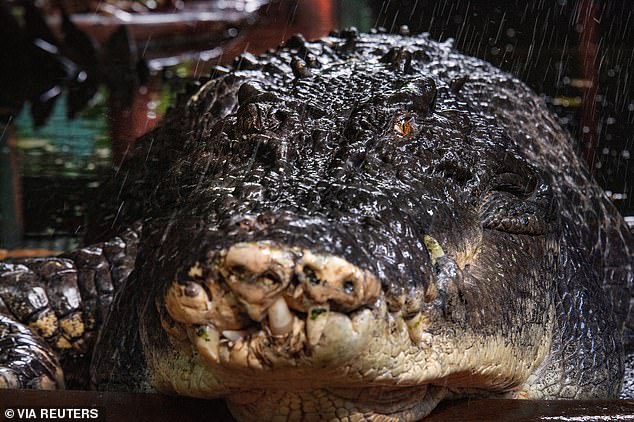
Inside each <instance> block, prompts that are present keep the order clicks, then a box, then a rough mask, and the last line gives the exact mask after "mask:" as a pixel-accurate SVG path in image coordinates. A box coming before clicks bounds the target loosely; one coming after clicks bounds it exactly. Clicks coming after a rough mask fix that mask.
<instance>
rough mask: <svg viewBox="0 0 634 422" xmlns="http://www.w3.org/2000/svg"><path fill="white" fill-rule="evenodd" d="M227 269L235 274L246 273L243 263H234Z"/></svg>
mask: <svg viewBox="0 0 634 422" xmlns="http://www.w3.org/2000/svg"><path fill="white" fill-rule="evenodd" d="M229 271H231V272H232V273H234V274H235V275H238V276H241V275H244V274H246V273H247V268H246V267H245V266H244V265H240V264H236V265H232V266H231V267H230V268H229Z"/></svg>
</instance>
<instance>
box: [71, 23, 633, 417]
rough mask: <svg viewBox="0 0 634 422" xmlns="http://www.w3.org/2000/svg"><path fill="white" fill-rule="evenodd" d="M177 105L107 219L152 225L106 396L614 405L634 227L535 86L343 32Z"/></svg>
mask: <svg viewBox="0 0 634 422" xmlns="http://www.w3.org/2000/svg"><path fill="white" fill-rule="evenodd" d="M180 103H181V104H180V105H179V106H178V107H177V108H176V109H175V110H173V111H172V112H171V113H169V114H168V115H167V116H166V118H165V120H164V121H163V123H162V124H161V125H160V127H159V128H157V129H156V130H154V131H152V132H151V133H149V134H148V135H146V136H144V137H143V138H142V139H140V141H139V143H138V145H137V147H136V149H135V151H133V152H132V153H131V154H130V158H129V159H128V161H127V162H126V163H124V164H123V166H122V167H121V168H120V169H118V172H117V175H116V177H115V178H113V180H112V181H111V183H110V184H109V185H107V186H106V188H105V192H106V193H108V192H112V195H108V194H107V195H106V196H109V197H111V199H112V198H116V201H114V202H113V203H112V205H111V206H110V205H109V202H108V201H104V207H103V210H102V211H101V212H100V213H97V214H96V215H97V216H98V217H97V218H96V220H95V221H96V224H93V230H92V231H93V233H101V234H100V235H101V236H103V234H102V233H103V232H104V231H106V230H111V229H112V230H115V231H117V230H123V229H124V228H125V227H128V226H129V225H130V224H132V223H133V222H139V221H141V223H140V224H141V225H142V229H140V228H139V226H137V229H138V231H139V232H140V238H139V239H138V255H137V256H136V263H135V267H134V271H133V272H132V273H131V274H130V275H129V277H127V274H126V277H125V278H124V280H123V281H122V282H121V284H122V287H121V289H120V292H119V293H118V294H117V296H116V298H115V301H114V304H113V306H114V309H116V312H111V313H110V314H109V316H108V317H107V318H106V319H105V322H104V327H103V328H102V330H103V334H102V336H101V337H100V340H99V342H98V343H97V345H96V346H95V351H96V352H95V354H94V358H93V362H92V372H91V373H92V380H93V382H94V383H96V385H97V386H98V387H99V388H102V389H116V390H119V389H125V390H140V389H141V390H143V389H153V390H158V391H162V392H166V393H170V394H184V395H191V396H196V397H210V398H211V397H223V398H225V399H226V400H228V403H229V406H230V409H231V411H232V412H233V414H234V415H235V416H236V417H237V418H238V419H241V420H249V419H266V420H268V419H272V418H274V417H278V418H281V419H289V420H294V419H301V418H305V419H312V420H323V419H339V420H353V419H355V418H365V419H370V420H371V419H376V420H385V419H381V418H383V417H384V418H387V420H390V419H393V420H399V419H405V420H416V419H419V418H421V417H424V416H425V415H427V414H428V413H429V412H430V411H431V410H432V409H433V408H434V407H435V406H436V404H437V403H438V402H439V401H440V400H442V399H443V398H455V397H461V396H465V395H477V396H481V395H496V396H503V397H517V398H613V397H616V396H617V395H618V393H619V390H620V388H621V383H622V378H623V344H622V339H621V332H622V328H623V324H624V321H625V320H626V317H627V313H628V312H629V289H630V287H631V283H632V272H631V265H632V261H633V260H632V250H633V246H632V245H633V242H632V237H631V235H630V233H629V232H628V231H627V228H626V226H625V224H624V223H623V221H622V219H621V217H620V216H618V214H617V213H616V211H615V210H614V208H613V207H612V205H611V204H610V203H609V202H608V201H607V199H606V198H605V195H604V194H603V192H602V191H601V190H600V188H599V187H598V186H597V185H596V184H595V183H594V181H592V180H591V178H590V177H589V176H588V172H587V170H586V168H585V166H584V164H582V163H581V162H580V161H579V160H578V158H577V157H576V156H575V154H574V151H573V149H572V140H571V139H570V137H569V135H568V134H566V133H565V132H564V131H563V130H562V129H561V128H560V127H559V125H558V124H557V123H556V121H555V119H554V117H553V116H552V115H551V114H550V113H549V112H548V111H547V110H546V108H545V106H544V104H543V102H542V101H541V100H540V98H539V97H538V96H536V95H535V94H534V93H533V92H531V91H530V90H529V89H528V88H527V87H526V86H524V85H523V84H522V83H521V82H519V81H518V80H516V79H514V78H512V77H511V76H509V75H507V74H504V73H501V72H500V71H499V70H497V69H495V68H493V67H492V66H490V65H489V64H487V63H484V62H482V61H479V60H477V59H473V58H469V57H465V56H463V55H461V54H459V53H458V52H456V51H455V50H454V49H453V48H452V47H451V46H450V45H449V44H439V43H436V42H433V41H431V40H429V39H428V38H426V37H425V36H418V37H409V36H404V37H403V36H393V35H385V34H377V35H359V34H357V33H356V32H355V31H344V32H342V33H339V34H335V35H333V36H332V37H328V38H326V39H324V40H322V41H316V42H306V41H305V40H303V39H302V38H301V37H299V36H296V37H293V38H291V39H290V40H289V41H288V42H287V43H286V45H285V46H283V47H281V48H280V49H279V50H278V51H276V52H275V53H270V54H268V55H265V56H262V57H259V58H256V57H253V56H251V55H243V56H242V57H240V58H238V59H237V60H236V63H235V65H234V67H233V69H224V68H218V69H216V70H215V71H214V74H213V77H212V78H211V79H210V80H208V81H203V82H202V83H201V84H199V85H198V86H195V87H194V88H193V89H192V90H191V92H190V96H188V97H186V98H185V97H184V98H182V99H181V101H180ZM108 189H111V191H109V190H108ZM110 202H112V201H110ZM97 237H98V236H96V235H95V238H97ZM136 241H137V240H136V238H135V240H134V242H136ZM135 245H136V243H135ZM132 249H133V250H134V254H135V255H136V249H137V248H136V247H134V248H132ZM79 254H81V251H80V252H75V255H72V254H71V255H69V256H68V258H70V259H71V261H70V262H71V264H73V263H74V265H76V267H77V270H76V271H77V274H79V275H78V276H77V279H78V280H79V279H80V278H81V277H80V275H81V274H82V272H85V271H88V270H89V269H90V266H88V265H85V266H82V265H80V264H78V259H77V258H78V257H79V256H80V255H79ZM95 254H97V255H98V253H97V252H95ZM106 261H108V260H106ZM108 262H110V261H108ZM85 278H86V277H84V279H85ZM80 285H81V282H80ZM85 314H88V313H86V312H85ZM113 356H115V358H114V359H113Z"/></svg>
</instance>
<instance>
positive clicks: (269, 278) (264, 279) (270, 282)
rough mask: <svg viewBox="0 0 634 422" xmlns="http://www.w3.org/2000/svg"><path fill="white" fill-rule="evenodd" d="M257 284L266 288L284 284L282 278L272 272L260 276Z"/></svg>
mask: <svg viewBox="0 0 634 422" xmlns="http://www.w3.org/2000/svg"><path fill="white" fill-rule="evenodd" d="M257 282H258V283H262V284H264V285H265V286H269V287H271V286H274V285H276V284H281V283H282V279H281V278H280V276H279V275H278V274H276V273H274V272H272V271H266V272H265V273H263V274H262V275H260V276H259V277H258V278H257Z"/></svg>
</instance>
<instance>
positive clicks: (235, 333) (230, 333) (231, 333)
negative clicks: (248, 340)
mask: <svg viewBox="0 0 634 422" xmlns="http://www.w3.org/2000/svg"><path fill="white" fill-rule="evenodd" d="M222 335H223V336H225V337H226V338H228V339H229V340H231V341H233V342H237V341H238V340H241V339H242V338H243V337H246V335H247V332H246V331H244V330H224V331H223V332H222Z"/></svg>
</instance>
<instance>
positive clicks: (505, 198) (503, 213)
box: [480, 176, 557, 235]
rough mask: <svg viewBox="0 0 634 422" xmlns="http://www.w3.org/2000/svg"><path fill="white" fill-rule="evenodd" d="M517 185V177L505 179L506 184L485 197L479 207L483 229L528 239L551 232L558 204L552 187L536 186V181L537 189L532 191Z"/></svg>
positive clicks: (527, 185)
mask: <svg viewBox="0 0 634 422" xmlns="http://www.w3.org/2000/svg"><path fill="white" fill-rule="evenodd" d="M522 180H525V179H522ZM510 181H513V183H509V182H510ZM517 181H518V179H515V178H514V177H509V176H504V183H503V184H500V185H498V186H495V188H494V189H492V190H490V191H489V192H488V193H487V194H486V195H485V196H484V198H483V199H482V204H481V205H480V221H481V223H482V227H483V228H485V229H492V230H498V231H503V232H507V233H514V234H528V235H542V234H546V233H548V232H550V231H552V229H553V226H554V223H555V215H556V208H557V203H556V201H555V199H554V197H553V194H552V190H551V189H550V187H549V186H548V185H546V184H541V185H537V182H536V181H535V185H536V187H535V188H533V187H531V186H530V185H529V184H526V183H517Z"/></svg>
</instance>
